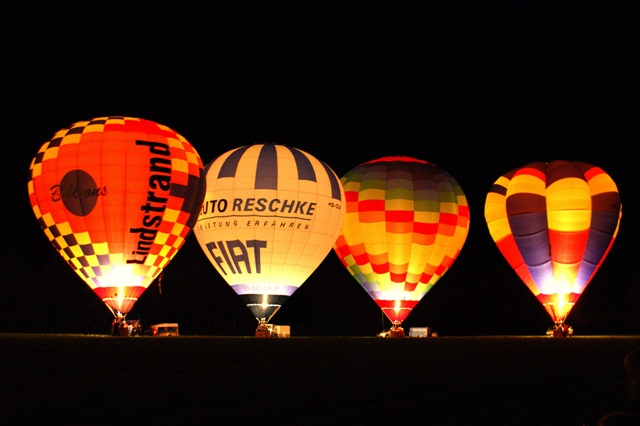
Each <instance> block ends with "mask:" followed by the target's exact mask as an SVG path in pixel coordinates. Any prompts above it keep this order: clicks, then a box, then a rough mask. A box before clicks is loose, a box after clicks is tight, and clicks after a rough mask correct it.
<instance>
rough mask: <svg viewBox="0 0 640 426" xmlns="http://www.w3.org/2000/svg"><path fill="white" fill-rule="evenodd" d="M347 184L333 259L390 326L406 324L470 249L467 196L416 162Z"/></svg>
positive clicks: (379, 167)
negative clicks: (465, 249)
mask: <svg viewBox="0 0 640 426" xmlns="http://www.w3.org/2000/svg"><path fill="white" fill-rule="evenodd" d="M341 181H342V183H343V186H344V191H345V198H346V201H347V207H346V215H345V220H344V224H343V227H342V232H341V234H340V236H339V238H338V239H337V240H336V244H335V246H334V251H335V253H336V254H337V255H338V257H339V258H340V260H341V261H342V264H343V265H344V266H345V267H346V268H347V270H348V271H349V273H350V274H351V275H352V276H353V277H354V278H355V279H356V281H357V282H358V283H359V284H360V286H361V287H362V288H363V289H364V290H365V291H366V292H367V294H368V295H369V296H370V297H371V298H372V299H373V300H374V301H375V302H376V304H377V305H378V306H379V307H380V309H381V310H382V312H384V314H385V315H386V316H387V317H388V318H389V320H391V322H392V323H393V322H394V321H400V322H402V321H404V320H405V319H406V317H407V316H408V315H409V314H410V313H411V311H412V309H413V308H414V307H415V306H416V305H417V304H418V303H419V302H420V301H421V300H422V298H423V297H424V296H425V294H426V293H427V292H428V291H429V290H430V289H431V288H432V287H433V286H434V285H435V284H436V282H437V281H438V280H439V279H440V278H441V277H442V276H443V275H444V274H445V273H446V271H448V270H449V268H450V267H451V265H452V264H453V262H454V260H455V259H456V258H457V256H458V254H459V253H460V251H461V249H462V246H463V245H464V243H465V241H466V237H467V234H468V232H469V220H470V215H469V206H468V204H467V199H466V197H465V195H464V192H463V191H462V188H461V187H460V185H459V184H458V183H457V181H456V180H455V179H454V178H453V177H452V176H451V175H449V174H448V173H447V172H446V171H444V170H442V169H441V168H440V167H438V166H436V165H434V164H431V163H428V162H426V161H423V160H419V159H415V158H411V157H383V158H379V159H377V160H373V161H369V162H366V163H363V164H361V165H359V166H357V167H355V168H353V169H352V170H350V171H349V172H347V173H346V174H345V175H344V176H343V177H342V179H341Z"/></svg>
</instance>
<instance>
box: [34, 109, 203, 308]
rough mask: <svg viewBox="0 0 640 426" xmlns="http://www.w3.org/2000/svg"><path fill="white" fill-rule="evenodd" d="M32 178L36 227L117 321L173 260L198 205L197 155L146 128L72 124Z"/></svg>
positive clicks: (105, 122) (161, 129)
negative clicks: (116, 317) (119, 315)
mask: <svg viewBox="0 0 640 426" xmlns="http://www.w3.org/2000/svg"><path fill="white" fill-rule="evenodd" d="M29 174H30V177H29V182H28V189H29V200H30V202H31V206H32V208H33V212H34V214H35V216H36V219H37V220H38V223H39V224H40V227H41V228H42V230H43V231H44V233H45V235H46V236H47V238H48V239H49V241H50V242H51V243H52V244H53V246H54V247H55V249H56V250H57V251H58V253H60V255H61V256H62V257H63V258H64V260H65V261H66V262H67V263H68V264H69V266H70V267H71V268H72V269H73V270H74V271H75V272H76V273H77V274H78V275H79V276H80V278H82V280H84V281H85V282H86V283H87V284H88V285H89V287H90V288H91V289H92V290H93V291H94V292H95V294H96V295H97V296H98V297H99V298H100V299H101V300H102V301H103V302H104V303H105V304H106V305H107V307H108V308H109V309H110V310H111V311H112V312H113V313H114V315H117V314H122V315H126V314H127V313H128V312H129V311H130V310H131V308H132V307H133V305H134V304H135V302H136V301H137V300H138V297H140V295H141V294H142V293H143V292H144V291H145V290H146V289H147V288H148V287H149V285H150V284H151V283H152V282H153V281H154V279H155V278H156V277H157V276H158V275H159V274H160V273H161V272H162V271H163V269H164V268H165V267H166V266H167V264H168V263H169V262H170V261H171V259H173V257H174V256H175V255H176V253H177V252H178V250H179V249H180V248H181V247H182V245H183V244H184V242H185V239H186V238H187V236H188V235H189V233H190V231H191V229H192V227H193V225H194V223H195V220H196V219H197V213H198V211H199V209H200V207H201V205H202V200H203V197H204V184H205V181H204V166H203V163H202V160H201V159H200V156H199V155H198V153H197V151H196V150H195V148H194V147H193V146H192V145H191V143H189V142H188V141H187V140H186V139H185V138H184V137H183V136H181V135H180V134H178V133H177V132H175V131H174V130H172V129H170V128H168V127H166V126H164V125H162V124H159V123H155V122H153V121H150V120H146V119H142V118H134V117H121V116H111V117H97V118H93V119H91V120H87V121H80V122H76V123H74V124H72V125H71V126H69V127H67V128H64V129H62V130H60V131H58V132H57V133H55V134H54V135H53V137H52V138H51V139H50V140H49V141H47V142H45V143H44V144H43V145H42V147H41V148H40V150H39V151H38V153H37V154H36V156H35V158H34V159H33V161H32V162H31V167H30V170H29Z"/></svg>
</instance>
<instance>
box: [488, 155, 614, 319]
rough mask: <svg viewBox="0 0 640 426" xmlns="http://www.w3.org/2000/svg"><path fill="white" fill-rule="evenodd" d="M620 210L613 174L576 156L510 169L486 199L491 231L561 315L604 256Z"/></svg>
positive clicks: (535, 290) (528, 282) (548, 307)
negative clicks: (570, 159)
mask: <svg viewBox="0 0 640 426" xmlns="http://www.w3.org/2000/svg"><path fill="white" fill-rule="evenodd" d="M621 217H622V204H621V203H620V194H619V193H618V189H617V187H616V184H615V183H614V181H613V180H612V179H611V177H610V176H609V175H608V174H607V173H605V172H604V171H603V170H602V169H601V168H599V167H596V166H593V165H591V164H587V163H583V162H577V161H565V160H554V161H551V162H549V163H543V162H535V163H530V164H527V165H525V166H523V167H520V168H518V169H514V170H511V171H510V172H508V173H505V174H503V175H502V176H500V177H499V178H498V179H497V180H496V181H495V183H494V184H493V186H492V188H491V190H490V191H489V192H488V194H487V197H486V201H485V219H486V222H487V226H488V229H489V233H490V234H491V237H492V238H493V240H494V241H495V243H496V245H497V247H498V249H499V250H500V252H501V253H502V255H503V256H504V257H505V259H506V260H507V262H508V263H509V265H510V266H511V267H512V268H513V269H514V271H515V272H516V273H517V275H518V276H519V277H520V279H521V280H522V281H523V282H524V283H525V285H526V286H527V287H528V288H529V290H531V292H532V293H533V294H534V295H535V296H536V298H537V299H538V301H539V302H540V303H541V304H542V305H543V306H544V308H545V309H546V310H547V313H548V314H549V315H550V317H551V318H552V319H553V321H554V322H556V323H562V322H564V321H565V320H566V317H567V315H568V314H569V312H570V311H571V309H572V308H573V306H574V305H575V304H576V302H577V301H578V299H579V298H580V296H581V294H582V292H583V291H584V289H585V288H586V287H587V285H588V284H589V282H590V281H591V280H592V278H593V276H594V275H595V273H596V272H597V270H598V268H599V267H600V265H601V264H602V262H603V261H604V259H605V258H606V256H607V254H608V253H609V250H610V249H611V246H612V244H613V242H614V240H615V238H616V235H617V233H618V229H619V225H620V219H621Z"/></svg>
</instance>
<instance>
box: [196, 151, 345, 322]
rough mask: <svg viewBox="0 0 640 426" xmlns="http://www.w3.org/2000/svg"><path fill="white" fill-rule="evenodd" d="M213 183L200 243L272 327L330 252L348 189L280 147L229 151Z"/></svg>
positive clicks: (218, 162)
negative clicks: (344, 188) (291, 297)
mask: <svg viewBox="0 0 640 426" xmlns="http://www.w3.org/2000/svg"><path fill="white" fill-rule="evenodd" d="M206 175H207V191H206V197H205V201H204V203H203V207H202V210H201V212H200V216H199V218H198V223H197V224H196V226H195V228H194V233H195V235H196V238H197V239H198V241H199V243H200V246H201V247H202V250H203V251H204V252H205V254H206V255H207V257H208V258H209V260H210V261H211V263H212V264H213V266H214V267H215V269H216V270H217V271H218V272H219V273H220V275H221V276H222V277H223V278H224V279H225V281H226V282H227V283H228V284H229V285H230V286H231V288H232V289H233V290H234V291H235V292H236V293H237V294H238V295H239V296H240V297H241V298H242V299H243V300H244V302H245V303H246V304H247V306H248V307H249V309H250V310H251V312H252V313H253V314H254V315H255V317H256V318H257V319H258V320H260V319H262V318H265V319H266V321H269V319H270V318H271V317H272V316H273V315H274V314H275V313H276V312H277V311H278V309H279V308H280V307H281V306H282V304H283V303H284V302H285V301H286V300H287V299H288V298H289V296H291V295H292V294H293V293H294V292H295V291H296V290H297V289H298V288H299V287H300V286H301V285H302V284H303V283H304V282H305V281H306V280H307V278H309V276H310V275H311V274H312V273H313V272H314V271H315V269H316V268H317V267H318V266H319V265H320V263H322V261H323V260H324V258H325V257H326V256H327V254H328V253H329V252H330V251H331V247H332V246H333V244H334V243H335V241H336V238H337V237H338V234H339V232H340V227H341V226H342V221H343V219H344V207H343V204H344V201H343V200H344V191H343V189H342V185H341V184H340V181H339V179H338V177H337V175H336V174H335V173H334V172H333V170H331V169H330V168H329V167H328V166H327V165H326V164H324V163H323V162H321V161H319V160H318V159H316V158H315V157H313V156H312V155H310V154H308V153H306V152H304V151H301V150H299V149H297V148H293V147H289V146H285V145H277V144H255V145H250V146H244V147H240V148H236V149H233V150H231V151H228V152H226V153H224V154H222V155H221V156H219V157H218V158H216V159H215V160H214V161H212V162H211V163H210V164H209V165H207V167H206Z"/></svg>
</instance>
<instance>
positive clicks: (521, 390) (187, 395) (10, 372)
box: [0, 334, 640, 426]
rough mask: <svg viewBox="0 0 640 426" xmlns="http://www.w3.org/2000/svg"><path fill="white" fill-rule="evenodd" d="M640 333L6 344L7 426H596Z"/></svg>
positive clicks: (620, 390)
mask: <svg viewBox="0 0 640 426" xmlns="http://www.w3.org/2000/svg"><path fill="white" fill-rule="evenodd" d="M638 347H640V337H638V336H636V337H629V336H625V337H622V336H609V337H587V336H578V337H576V336H574V337H570V338H567V339H553V338H545V337H509V336H502V337H438V338H432V339H416V338H413V339H410V338H405V339H380V338H371V337H364V338H363V337H323V338H304V337H292V338H290V339H256V338H253V337H195V336H186V337H176V338H151V337H131V338H126V337H123V338H114V337H109V336H100V335H44V334H38V335H36V334H4V335H0V360H1V367H0V378H1V379H0V388H1V389H0V390H1V391H2V395H3V397H2V398H1V399H0V401H1V402H0V413H2V419H3V424H110V425H113V424H123V425H124V424H131V425H141V424H252V425H258V424H259V425H271V424H273V425H288V424H297V425H310V424H323V425H327V424H365V423H366V424H369V425H377V424H380V425H382V424H422V425H426V424H428V425H470V424H478V425H487V424H491V425H568V426H570V425H576V426H582V425H584V424H588V425H592V424H594V423H593V422H594V421H595V419H597V418H598V417H599V416H600V415H602V414H604V413H606V412H609V411H612V410H616V409H620V408H626V404H627V398H626V390H625V374H624V370H623V358H624V355H625V354H626V353H627V352H629V351H630V350H632V349H635V348H638Z"/></svg>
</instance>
